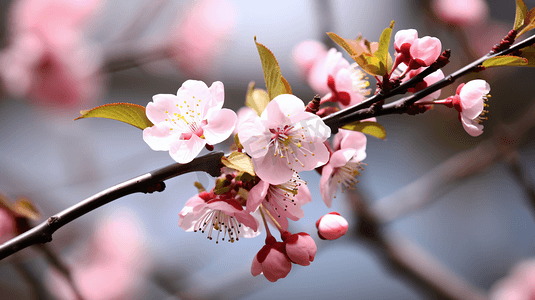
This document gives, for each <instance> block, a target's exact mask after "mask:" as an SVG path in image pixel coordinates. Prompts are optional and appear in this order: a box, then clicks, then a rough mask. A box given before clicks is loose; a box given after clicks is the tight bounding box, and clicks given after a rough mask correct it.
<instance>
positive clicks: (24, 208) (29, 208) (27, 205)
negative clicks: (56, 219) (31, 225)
mask: <svg viewBox="0 0 535 300" xmlns="http://www.w3.org/2000/svg"><path fill="white" fill-rule="evenodd" d="M11 209H12V210H13V212H15V213H17V214H19V215H21V216H23V217H26V218H28V219H30V220H39V219H40V218H41V214H40V213H39V211H37V209H36V208H35V206H34V205H33V203H32V202H31V201H30V200H28V199H25V198H20V199H18V200H17V201H16V202H15V203H14V204H13V206H12V207H11Z"/></svg>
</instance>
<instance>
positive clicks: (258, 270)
mask: <svg viewBox="0 0 535 300" xmlns="http://www.w3.org/2000/svg"><path fill="white" fill-rule="evenodd" d="M257 256H258V254H256V255H255V257H254V258H253V263H252V264H251V274H252V275H253V276H258V275H260V274H262V264H260V263H259V262H258V258H257Z"/></svg>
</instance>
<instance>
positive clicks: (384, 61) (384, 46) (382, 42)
mask: <svg viewBox="0 0 535 300" xmlns="http://www.w3.org/2000/svg"><path fill="white" fill-rule="evenodd" d="M394 23H395V22H394V21H392V22H390V27H388V28H386V29H385V30H383V33H381V37H380V38H379V48H378V49H377V51H375V53H373V56H375V57H377V58H378V59H379V62H380V64H379V69H380V70H379V72H380V73H378V74H377V75H381V76H383V75H386V73H387V72H388V70H387V66H388V56H389V54H388V47H389V46H390V38H391V36H392V29H393V28H394Z"/></svg>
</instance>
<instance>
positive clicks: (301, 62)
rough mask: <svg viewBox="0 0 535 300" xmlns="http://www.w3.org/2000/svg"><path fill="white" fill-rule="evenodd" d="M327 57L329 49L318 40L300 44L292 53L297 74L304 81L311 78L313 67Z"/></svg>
mask: <svg viewBox="0 0 535 300" xmlns="http://www.w3.org/2000/svg"><path fill="white" fill-rule="evenodd" d="M326 56H327V48H326V47H325V45H323V43H321V42H319V41H316V40H306V41H302V42H301V43H299V44H298V45H297V46H295V48H294V49H293V51H292V58H293V61H294V64H295V66H296V67H297V73H298V74H299V76H301V77H302V78H303V79H305V80H306V79H307V78H308V77H309V76H310V71H311V69H312V67H313V66H314V65H315V64H316V63H317V62H319V61H321V60H323V59H325V57H326Z"/></svg>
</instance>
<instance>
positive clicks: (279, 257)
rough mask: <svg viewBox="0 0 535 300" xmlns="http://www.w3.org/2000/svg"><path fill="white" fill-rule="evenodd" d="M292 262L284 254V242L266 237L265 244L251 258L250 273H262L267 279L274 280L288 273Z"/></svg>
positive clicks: (256, 274)
mask: <svg viewBox="0 0 535 300" xmlns="http://www.w3.org/2000/svg"><path fill="white" fill-rule="evenodd" d="M291 269H292V263H291V262H290V260H289V259H288V257H287V256H286V253H285V251H284V244H283V243H282V242H277V240H275V238H274V237H273V236H271V235H270V236H268V237H267V238H266V244H265V245H264V247H262V249H260V251H258V253H257V254H256V255H255V257H254V259H253V263H252V265H251V274H252V275H253V276H258V275H260V274H264V277H266V279H267V280H269V281H270V282H275V281H277V280H279V279H281V278H284V277H286V276H287V275H288V273H290V271H291Z"/></svg>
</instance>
